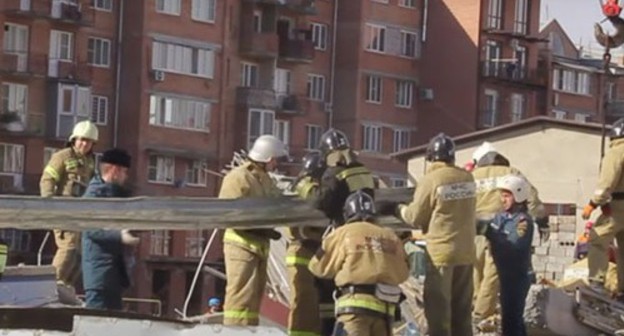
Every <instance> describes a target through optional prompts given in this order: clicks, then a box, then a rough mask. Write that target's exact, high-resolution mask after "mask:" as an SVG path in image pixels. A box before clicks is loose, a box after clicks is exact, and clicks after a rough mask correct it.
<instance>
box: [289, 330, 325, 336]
mask: <svg viewBox="0 0 624 336" xmlns="http://www.w3.org/2000/svg"><path fill="white" fill-rule="evenodd" d="M288 336H321V334H318V333H315V332H311V331H301V330H288Z"/></svg>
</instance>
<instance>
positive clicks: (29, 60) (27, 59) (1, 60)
mask: <svg viewBox="0 0 624 336" xmlns="http://www.w3.org/2000/svg"><path fill="white" fill-rule="evenodd" d="M0 72H1V73H3V74H6V75H16V76H33V75H39V76H42V77H43V76H45V73H46V57H45V56H44V55H33V54H29V53H26V52H13V51H6V50H5V51H4V53H3V54H0Z"/></svg>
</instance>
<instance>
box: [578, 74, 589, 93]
mask: <svg viewBox="0 0 624 336" xmlns="http://www.w3.org/2000/svg"><path fill="white" fill-rule="evenodd" d="M576 84H577V85H576V92H578V93H580V94H586V95H588V94H589V74H588V73H586V72H579V73H577V79H576Z"/></svg>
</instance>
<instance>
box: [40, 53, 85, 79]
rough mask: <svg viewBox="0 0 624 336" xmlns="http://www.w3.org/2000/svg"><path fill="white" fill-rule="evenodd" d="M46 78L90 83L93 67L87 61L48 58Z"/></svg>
mask: <svg viewBox="0 0 624 336" xmlns="http://www.w3.org/2000/svg"><path fill="white" fill-rule="evenodd" d="M47 75H48V78H51V79H56V80H59V81H69V82H74V83H84V84H90V83H91V80H92V76H93V67H92V66H90V65H89V64H87V62H84V61H82V62H81V61H79V62H72V61H67V60H61V59H54V58H50V59H48V71H47Z"/></svg>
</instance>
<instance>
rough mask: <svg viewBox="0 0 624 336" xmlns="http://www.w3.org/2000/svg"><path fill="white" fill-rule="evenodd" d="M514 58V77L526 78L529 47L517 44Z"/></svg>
mask: <svg viewBox="0 0 624 336" xmlns="http://www.w3.org/2000/svg"><path fill="white" fill-rule="evenodd" d="M514 59H515V63H514V64H515V67H514V68H513V69H514V72H513V79H524V77H526V70H527V66H526V64H527V48H526V47H525V46H517V47H516V48H515V49H514Z"/></svg>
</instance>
